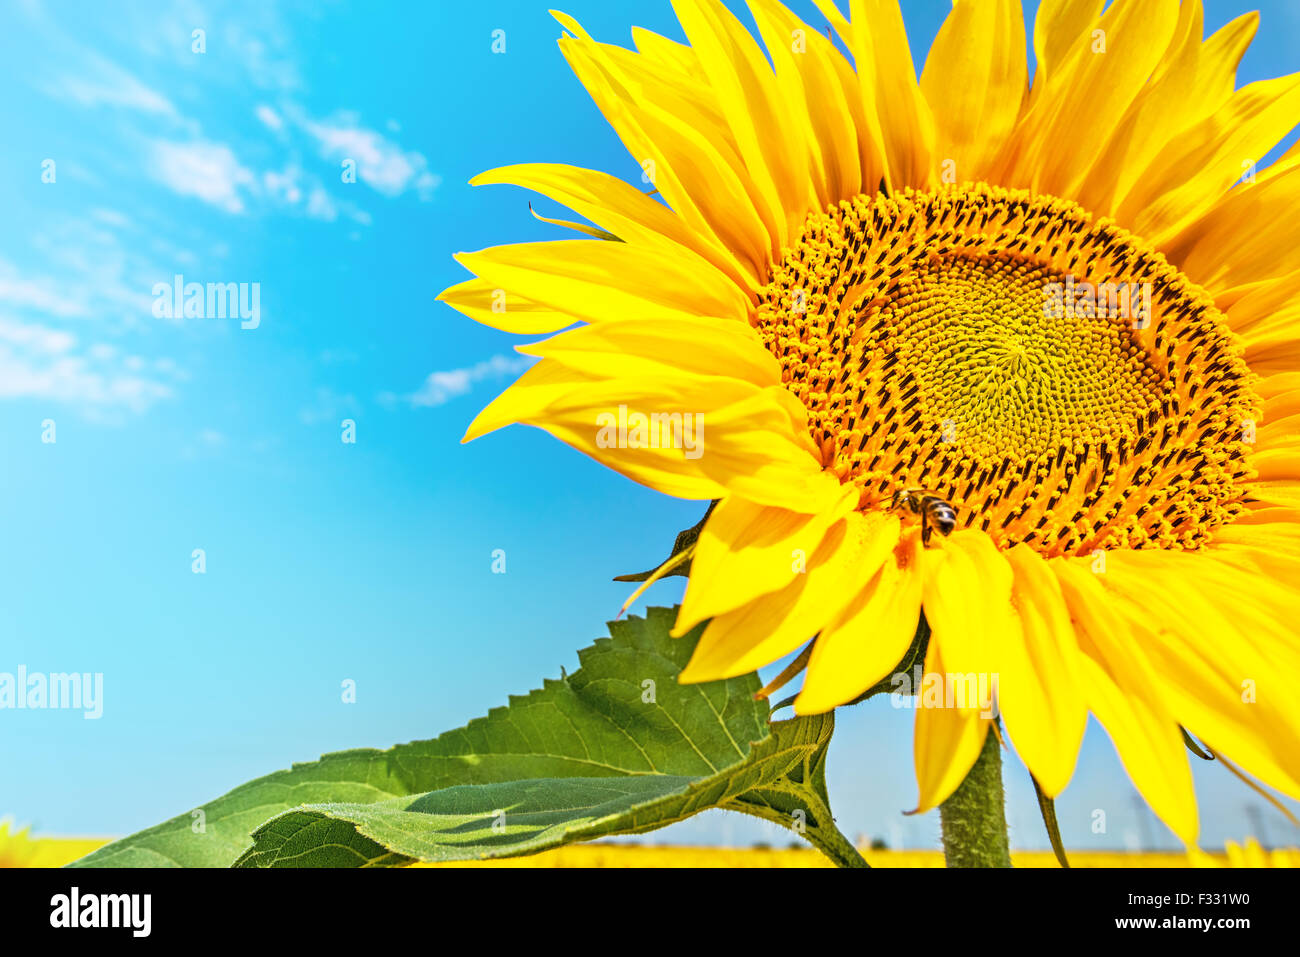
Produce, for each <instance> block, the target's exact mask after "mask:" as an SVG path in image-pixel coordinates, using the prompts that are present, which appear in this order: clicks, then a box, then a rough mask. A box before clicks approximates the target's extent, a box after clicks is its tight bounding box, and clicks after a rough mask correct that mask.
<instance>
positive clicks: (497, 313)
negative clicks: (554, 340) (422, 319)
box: [437, 279, 578, 336]
mask: <svg viewBox="0 0 1300 957" xmlns="http://www.w3.org/2000/svg"><path fill="white" fill-rule="evenodd" d="M437 298H438V299H439V300H440V301H441V302H445V303H446V304H447V305H449V306H451V307H452V308H453V309H455V310H457V311H459V312H462V313H464V314H465V315H467V316H469V317H470V318H471V319H473V320H474V321H475V322H481V323H483V325H485V326H491V327H492V328H493V329H500V330H501V331H503V332H513V333H515V334H516V335H522V336H537V335H544V334H546V333H549V332H556V331H557V330H560V329H564V328H566V327H567V326H571V325H573V324H574V323H575V322H577V321H578V318H577V317H576V316H574V315H571V314H569V313H567V312H563V311H559V310H556V309H552V308H550V307H549V306H541V305H538V304H537V303H535V302H532V301H530V300H528V299H525V298H524V297H523V296H520V295H517V294H511V293H507V292H506V291H505V290H504V289H501V288H500V287H498V286H494V285H493V284H492V283H490V282H484V281H483V280H482V279H470V280H467V281H465V282H462V283H458V284H457V285H455V286H450V287H448V288H447V289H444V290H443V291H442V292H440V293H438V297H437Z"/></svg>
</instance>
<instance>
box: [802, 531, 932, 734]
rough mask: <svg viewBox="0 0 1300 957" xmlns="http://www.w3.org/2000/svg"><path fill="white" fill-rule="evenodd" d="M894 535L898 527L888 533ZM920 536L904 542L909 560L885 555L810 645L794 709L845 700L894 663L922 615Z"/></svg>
mask: <svg viewBox="0 0 1300 957" xmlns="http://www.w3.org/2000/svg"><path fill="white" fill-rule="evenodd" d="M890 537H891V538H893V539H895V540H896V539H897V529H895V530H894V531H893V532H891V533H890ZM919 545H920V543H919V539H918V538H917V537H915V536H913V537H912V539H911V543H910V544H909V545H907V546H905V549H906V553H907V554H908V559H909V560H908V561H907V562H906V563H902V564H900V563H899V561H898V560H897V557H896V556H890V557H889V558H888V559H886V561H885V562H884V563H883V564H882V565H881V567H880V570H879V571H878V572H877V573H876V575H875V577H874V578H873V579H872V581H871V583H870V584H869V585H868V586H867V587H866V588H864V589H863V590H862V591H861V592H860V593H859V594H858V595H857V596H856V597H855V598H854V599H853V601H852V602H850V603H849V604H848V605H847V606H846V607H845V608H843V609H842V610H841V611H840V613H839V614H838V615H837V616H836V618H835V620H834V621H832V622H831V623H830V624H828V625H827V626H826V628H825V629H824V630H823V631H822V633H821V635H820V636H819V637H818V638H817V641H816V643H815V644H814V645H813V652H812V657H811V658H810V659H809V661H808V670H807V675H806V677H805V678H804V683H803V690H802V691H801V692H800V693H799V697H798V698H797V699H796V700H795V703H794V710H795V712H796V713H797V714H819V713H821V712H823V711H829V710H830V709H832V708H836V707H838V706H840V705H842V704H846V703H848V702H850V701H852V700H853V699H854V698H856V697H857V696H858V695H860V694H862V693H863V692H864V691H866V690H867V689H868V688H870V687H871V686H872V685H874V684H875V683H876V682H877V681H879V680H880V679H881V678H883V677H884V676H885V675H887V674H889V672H890V669H891V668H894V667H896V666H897V665H898V663H899V662H900V661H901V660H902V658H903V655H904V654H905V653H906V652H907V649H908V648H909V647H910V646H911V644H912V639H913V637H915V635H916V629H917V626H918V625H919V623H920V617H921V574H920V555H919Z"/></svg>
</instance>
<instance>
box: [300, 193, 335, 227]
mask: <svg viewBox="0 0 1300 957" xmlns="http://www.w3.org/2000/svg"><path fill="white" fill-rule="evenodd" d="M307 215H308V216H310V217H311V218H312V219H322V220H324V221H325V222H327V223H332V222H334V220H336V219H338V216H339V211H338V207H336V206H335V205H334V200H332V199H330V194H329V193H327V192H325V190H324V189H323V188H321V187H320V186H317V187H316V188H315V189H313V190H312V191H311V196H310V197H308V199H307Z"/></svg>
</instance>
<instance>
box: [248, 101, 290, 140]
mask: <svg viewBox="0 0 1300 957" xmlns="http://www.w3.org/2000/svg"><path fill="white" fill-rule="evenodd" d="M254 112H255V113H256V114H257V118H258V119H259V120H261V121H262V125H263V126H265V127H266V128H267V129H269V130H275V131H276V132H277V133H278V132H279V131H280V130H282V129H284V117H282V116H281V115H280V114H279V113H277V112H275V110H273V109H271V108H270V107H269V106H267V105H266V104H265V103H259V104H258V106H257V109H256V110H255V111H254Z"/></svg>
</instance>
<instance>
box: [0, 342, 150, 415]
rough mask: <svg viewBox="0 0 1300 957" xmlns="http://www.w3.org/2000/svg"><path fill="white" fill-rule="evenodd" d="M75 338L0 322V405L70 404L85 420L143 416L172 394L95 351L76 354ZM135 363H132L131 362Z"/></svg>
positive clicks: (96, 348)
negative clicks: (121, 413) (23, 401)
mask: <svg viewBox="0 0 1300 957" xmlns="http://www.w3.org/2000/svg"><path fill="white" fill-rule="evenodd" d="M76 347H77V338H76V337H75V336H73V335H71V334H69V333H67V332H63V331H61V330H58V329H51V328H49V327H46V326H42V325H39V324H36V323H24V322H19V321H16V320H13V319H0V399H18V398H35V399H44V400H48V401H54V402H59V403H64V404H70V405H74V406H77V407H79V410H80V411H81V412H83V413H85V414H88V415H98V416H101V417H102V415H103V413H105V412H110V413H111V412H113V411H115V410H121V409H125V410H128V411H131V412H143V411H144V410H145V409H147V408H148V407H149V406H150V405H152V404H153V403H154V402H155V401H157V400H159V399H164V398H167V397H169V396H170V395H171V394H172V389H171V386H170V385H169V384H167V383H166V382H164V381H162V380H161V379H160V378H158V377H157V376H156V375H154V376H150V375H148V374H145V373H147V371H148V370H147V368H146V367H145V364H144V363H143V362H141V363H140V367H139V368H134V369H133V368H131V366H130V365H129V364H128V363H126V362H123V361H120V360H119V359H118V358H117V356H116V354H115V352H112V351H107V350H105V349H103V348H101V347H100V346H92V347H91V348H90V349H88V350H85V351H78V350H77V348H76ZM135 358H138V357H135Z"/></svg>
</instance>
